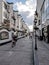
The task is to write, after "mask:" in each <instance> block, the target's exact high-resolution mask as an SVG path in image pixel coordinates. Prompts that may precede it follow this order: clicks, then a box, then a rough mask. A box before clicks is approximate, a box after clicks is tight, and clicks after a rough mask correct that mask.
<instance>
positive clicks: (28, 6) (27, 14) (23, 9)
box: [7, 0, 36, 31]
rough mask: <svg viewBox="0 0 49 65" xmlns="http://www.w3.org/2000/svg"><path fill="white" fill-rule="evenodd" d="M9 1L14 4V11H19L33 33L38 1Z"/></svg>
mask: <svg viewBox="0 0 49 65" xmlns="http://www.w3.org/2000/svg"><path fill="white" fill-rule="evenodd" d="M7 1H8V2H13V3H14V5H13V9H14V10H18V11H19V13H20V14H21V16H22V18H23V19H24V21H25V23H26V24H27V25H28V27H29V29H30V31H32V30H33V29H32V28H33V20H34V13H35V10H36V0H7Z"/></svg>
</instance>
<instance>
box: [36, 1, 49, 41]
mask: <svg viewBox="0 0 49 65" xmlns="http://www.w3.org/2000/svg"><path fill="white" fill-rule="evenodd" d="M37 12H38V15H40V21H41V23H40V25H41V35H42V36H43V38H44V40H46V42H49V0H37Z"/></svg>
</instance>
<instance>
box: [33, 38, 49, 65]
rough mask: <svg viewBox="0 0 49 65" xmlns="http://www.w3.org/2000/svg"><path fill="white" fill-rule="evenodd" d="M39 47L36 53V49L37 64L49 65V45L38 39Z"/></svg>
mask: <svg viewBox="0 0 49 65" xmlns="http://www.w3.org/2000/svg"><path fill="white" fill-rule="evenodd" d="M33 42H34V40H33ZM34 45H35V43H34ZM37 45H38V49H37V51H35V49H34V55H35V60H36V62H37V63H39V65H49V44H47V43H45V42H44V41H39V40H38V39H37ZM36 56H37V57H36ZM36 65H37V64H36Z"/></svg>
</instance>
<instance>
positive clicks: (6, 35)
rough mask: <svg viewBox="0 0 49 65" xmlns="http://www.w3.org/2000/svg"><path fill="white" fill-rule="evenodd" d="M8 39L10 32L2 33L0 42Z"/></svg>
mask: <svg viewBox="0 0 49 65" xmlns="http://www.w3.org/2000/svg"><path fill="white" fill-rule="evenodd" d="M8 38H9V34H8V32H5V31H3V32H1V33H0V40H4V39H8Z"/></svg>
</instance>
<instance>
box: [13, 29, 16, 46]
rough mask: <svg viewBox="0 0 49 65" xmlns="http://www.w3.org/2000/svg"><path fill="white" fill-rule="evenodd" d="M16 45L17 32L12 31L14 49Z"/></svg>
mask: <svg viewBox="0 0 49 65" xmlns="http://www.w3.org/2000/svg"><path fill="white" fill-rule="evenodd" d="M15 45H16V32H15V31H14V30H13V31H12V47H14V46H15Z"/></svg>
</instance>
